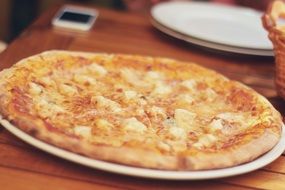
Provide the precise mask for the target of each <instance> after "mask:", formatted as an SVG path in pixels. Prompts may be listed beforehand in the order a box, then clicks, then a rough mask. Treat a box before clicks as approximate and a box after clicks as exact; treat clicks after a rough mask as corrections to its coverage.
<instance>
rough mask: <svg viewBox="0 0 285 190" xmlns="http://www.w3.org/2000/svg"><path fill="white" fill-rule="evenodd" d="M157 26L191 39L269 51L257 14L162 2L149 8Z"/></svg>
mask: <svg viewBox="0 0 285 190" xmlns="http://www.w3.org/2000/svg"><path fill="white" fill-rule="evenodd" d="M151 15H152V17H153V18H154V19H155V20H156V21H157V22H159V23H160V24H162V25H164V26H166V27H168V28H170V29H173V30H175V31H178V32H181V33H183V34H185V35H189V36H191V37H194V38H198V39H202V40H206V41H209V42H214V43H220V44H224V45H230V46H236V47H242V48H253V49H266V50H272V48H273V47H272V44H271V42H270V40H269V39H268V37H267V32H266V31H265V30H264V29H263V27H262V22H261V15H262V13H261V12H258V11H255V10H253V9H249V8H244V7H238V6H228V5H223V4H217V3H207V2H176V1H174V2H164V3H160V4H157V5H155V6H154V7H153V8H152V9H151Z"/></svg>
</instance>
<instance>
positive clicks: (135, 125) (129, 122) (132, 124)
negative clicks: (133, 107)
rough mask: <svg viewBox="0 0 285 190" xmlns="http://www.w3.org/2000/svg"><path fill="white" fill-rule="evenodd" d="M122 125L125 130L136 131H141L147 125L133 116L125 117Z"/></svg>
mask: <svg viewBox="0 0 285 190" xmlns="http://www.w3.org/2000/svg"><path fill="white" fill-rule="evenodd" d="M122 126H123V128H124V130H126V131H132V132H138V133H143V132H145V131H146V130H147V127H146V126H145V125H144V124H143V123H141V122H140V121H138V120H137V119H136V118H135V117H132V118H128V119H125V120H124V121H123V122H122Z"/></svg>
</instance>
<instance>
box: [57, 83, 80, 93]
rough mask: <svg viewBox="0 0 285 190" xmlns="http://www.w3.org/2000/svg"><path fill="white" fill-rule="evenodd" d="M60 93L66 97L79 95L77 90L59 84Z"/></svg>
mask: <svg viewBox="0 0 285 190" xmlns="http://www.w3.org/2000/svg"><path fill="white" fill-rule="evenodd" d="M59 92H60V93H61V94H63V95H66V96H73V95H75V94H76V93H77V89H76V87H73V86H71V85H68V84H59Z"/></svg>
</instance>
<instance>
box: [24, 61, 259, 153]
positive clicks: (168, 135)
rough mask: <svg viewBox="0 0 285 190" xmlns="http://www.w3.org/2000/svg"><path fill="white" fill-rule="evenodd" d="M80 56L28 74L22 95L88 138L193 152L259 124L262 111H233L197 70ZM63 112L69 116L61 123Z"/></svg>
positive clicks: (43, 112)
mask: <svg viewBox="0 0 285 190" xmlns="http://www.w3.org/2000/svg"><path fill="white" fill-rule="evenodd" d="M81 59H82V58H80V59H78V60H77V61H74V62H72V60H67V61H62V60H60V61H59V62H58V63H57V64H56V65H57V67H55V69H54V70H52V72H39V73H38V75H39V76H37V77H34V76H33V77H25V80H26V78H27V82H26V83H25V86H26V87H28V88H27V89H26V91H25V93H27V94H28V96H27V97H29V98H31V101H32V102H33V103H34V107H33V108H32V109H33V110H32V111H34V113H35V114H36V115H37V116H40V117H41V118H43V119H45V120H47V121H50V122H52V123H51V124H52V125H53V126H55V127H58V128H60V129H65V128H66V130H67V129H69V130H70V131H71V133H73V134H75V135H78V136H80V137H83V138H86V139H88V140H90V141H91V142H94V143H100V144H101V143H104V141H108V142H105V144H109V145H112V146H113V145H114V146H122V145H124V144H128V142H133V141H136V142H140V143H141V142H148V145H147V146H153V147H155V148H156V149H157V150H158V151H160V152H163V153H166V154H167V153H169V152H173V151H174V152H180V151H184V150H187V149H190V152H191V151H192V150H195V149H200V150H201V149H207V150H208V149H211V148H213V146H215V144H219V143H220V144H222V143H224V141H226V139H228V137H229V136H230V137H232V136H234V135H236V134H239V133H240V132H242V131H243V130H246V129H247V128H248V127H249V126H252V125H255V124H256V123H255V122H254V121H256V117H257V116H253V115H252V114H251V112H250V111H248V112H247V113H246V112H242V113H241V112H239V111H238V110H237V109H233V108H232V105H230V103H229V101H228V100H227V99H226V98H225V96H227V95H225V94H221V92H220V91H219V90H217V89H215V88H214V87H213V85H208V84H207V81H206V79H205V81H204V79H199V80H198V79H197V76H196V75H195V73H190V74H189V73H183V71H181V72H182V74H181V73H179V74H178V73H176V72H175V71H173V73H171V72H170V71H169V73H168V72H163V69H162V71H161V72H160V71H155V69H156V68H155V67H154V69H153V70H152V67H151V66H147V67H143V66H139V65H138V67H133V66H132V64H133V63H128V64H129V65H130V66H128V64H126V65H125V66H121V65H118V66H116V65H115V66H114V65H112V64H111V63H109V61H108V60H107V61H106V60H105V61H100V60H96V59H94V60H92V61H86V60H85V61H84V60H83V62H82V64H77V62H80V60H81ZM61 64H65V66H66V69H62V68H64V67H61V66H62V65H61ZM118 64H119V63H118ZM61 69H62V70H61ZM33 72H35V73H37V69H35V70H34V71H33ZM190 72H191V71H190ZM180 74H181V76H183V77H181V78H179V76H180ZM35 76H36V74H35ZM192 76H193V78H192ZM225 80H226V79H225ZM198 81H199V82H198ZM224 110H226V111H224ZM32 111H31V112H32ZM63 115H64V116H68V117H69V118H71V119H67V120H65V121H62V118H63V117H62V116H63ZM61 121H62V122H64V124H62V126H60V125H58V123H60V122H61ZM63 126H64V127H63ZM128 133H130V135H128ZM145 135H146V136H147V137H146V136H145ZM147 138H148V139H150V140H147ZM194 152H195V151H194Z"/></svg>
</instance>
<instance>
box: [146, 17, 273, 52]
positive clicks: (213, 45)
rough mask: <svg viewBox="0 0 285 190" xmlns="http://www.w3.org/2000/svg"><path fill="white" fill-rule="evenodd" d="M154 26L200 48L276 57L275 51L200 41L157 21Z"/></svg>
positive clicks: (152, 21)
mask: <svg viewBox="0 0 285 190" xmlns="http://www.w3.org/2000/svg"><path fill="white" fill-rule="evenodd" d="M151 23H152V25H153V26H154V27H155V28H157V29H158V30H160V31H161V32H163V33H165V34H168V35H170V36H172V37H175V38H177V39H180V40H183V41H186V42H189V43H192V44H196V45H199V46H203V47H207V48H211V49H216V50H221V51H225V52H232V53H239V54H245V55H258V56H274V52H273V50H263V49H251V48H239V47H235V46H228V45H223V44H218V43H212V42H208V41H204V40H200V39H197V38H192V37H190V36H187V35H185V34H182V33H179V32H176V31H173V30H171V29H169V28H167V27H165V26H163V25H161V24H159V23H158V22H156V21H155V20H151Z"/></svg>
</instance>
